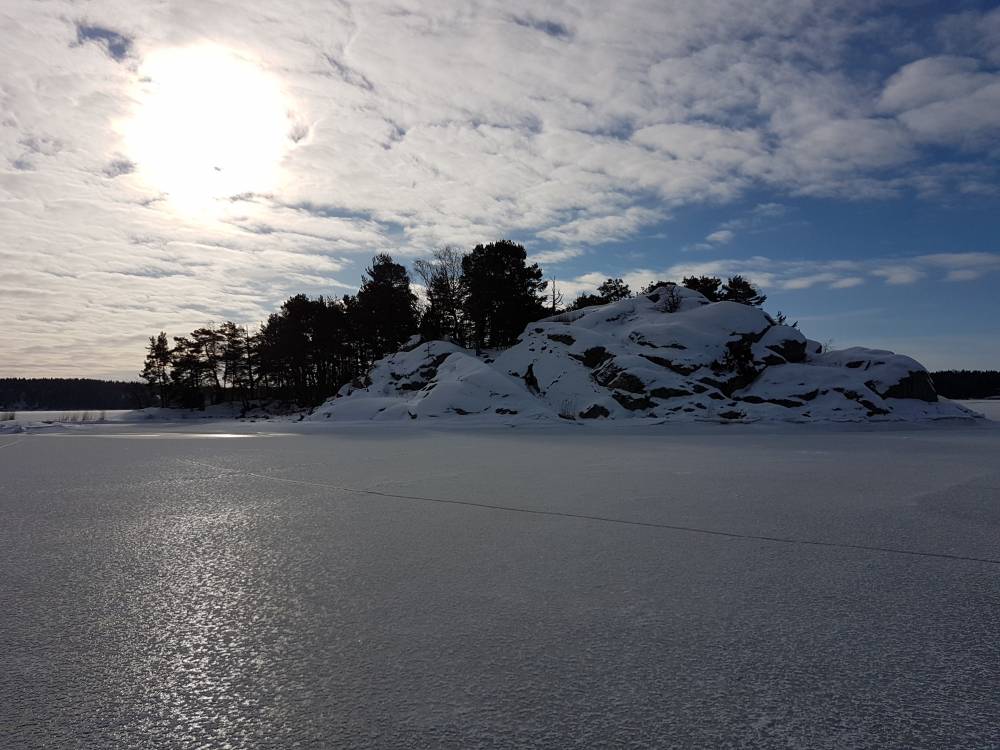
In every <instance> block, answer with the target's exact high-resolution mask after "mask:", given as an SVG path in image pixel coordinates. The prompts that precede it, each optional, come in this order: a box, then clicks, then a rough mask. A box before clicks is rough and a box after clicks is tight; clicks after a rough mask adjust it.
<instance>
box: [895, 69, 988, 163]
mask: <svg viewBox="0 0 1000 750" xmlns="http://www.w3.org/2000/svg"><path fill="white" fill-rule="evenodd" d="M980 67H981V66H980V62H979V61H978V60H976V59H974V58H970V57H955V56H939V57H928V58H924V59H921V60H917V61H915V62H912V63H910V64H908V65H905V66H903V67H902V68H901V69H900V70H899V72H898V73H896V74H895V75H894V76H893V77H892V78H890V79H889V81H888V83H887V84H886V87H885V90H884V91H883V92H882V96H881V98H880V99H879V106H880V108H881V109H882V110H883V111H885V112H889V113H893V114H895V115H896V117H897V118H898V119H899V121H900V122H902V123H903V125H905V126H906V127H907V128H908V129H909V130H910V131H911V132H912V133H913V134H914V135H915V136H916V137H917V138H919V139H921V140H925V141H931V142H936V143H952V144H955V143H957V144H960V145H966V146H970V145H974V144H975V143H977V142H979V141H982V140H983V139H985V138H989V137H991V136H993V135H994V134H995V133H996V132H997V131H1000V73H994V72H986V71H982V70H981V69H980Z"/></svg>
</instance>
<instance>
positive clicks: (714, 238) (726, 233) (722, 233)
mask: <svg viewBox="0 0 1000 750" xmlns="http://www.w3.org/2000/svg"><path fill="white" fill-rule="evenodd" d="M735 236H736V233H735V232H733V231H732V230H731V229H719V230H717V231H715V232H712V233H711V234H710V235H708V236H707V237H706V238H705V241H706V242H711V243H713V244H715V245H725V244H727V243H729V242H732V240H733V238H734V237H735Z"/></svg>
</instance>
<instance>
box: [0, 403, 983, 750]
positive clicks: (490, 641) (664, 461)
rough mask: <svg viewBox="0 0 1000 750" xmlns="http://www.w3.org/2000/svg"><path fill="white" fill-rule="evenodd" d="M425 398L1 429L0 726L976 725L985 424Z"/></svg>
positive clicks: (481, 737)
mask: <svg viewBox="0 0 1000 750" xmlns="http://www.w3.org/2000/svg"><path fill="white" fill-rule="evenodd" d="M484 387H489V386H487V385H485V384H484ZM428 424H431V425H433V424H437V423H433V422H432V423H428V422H425V421H423V420H409V419H407V420H404V421H403V422H399V423H380V424H367V425H364V426H362V427H357V426H354V427H350V428H341V429H336V428H334V427H331V426H330V425H329V423H324V424H315V423H312V424H310V423H301V424H292V423H284V424H280V425H275V426H274V428H277V429H280V432H281V434H274V433H271V434H255V433H254V430H256V429H258V428H259V427H260V426H261V425H260V424H259V423H258V424H257V425H252V424H237V423H219V424H211V423H206V424H201V423H192V424H188V425H183V426H170V425H157V423H150V424H142V425H135V426H129V425H121V426H115V425H105V426H93V427H79V426H76V427H69V428H65V429H64V430H62V431H61V432H60V431H58V430H56V429H47V430H45V431H42V432H30V431H29V432H28V433H25V434H20V435H8V436H3V437H2V438H0V518H2V519H3V523H2V524H0V601H2V602H3V607H2V609H0V747H11V748H15V747H43V746H44V747H52V748H62V747H72V748H111V747H128V748H165V747H170V748H174V747H213V748H215V747H260V748H288V747H294V746H300V747H317V748H326V747H373V748H374V747H379V748H381V747H453V748H492V747H498V748H499V747H503V748H511V747H559V748H572V747H685V748H686V747H713V748H716V747H719V748H725V747H775V748H787V747H809V748H845V747H870V748H884V747H928V748H930V747H949V748H950V747H976V748H979V747H996V746H998V745H1000V724H998V723H997V721H996V696H997V695H998V694H1000V670H998V669H997V668H996V666H997V646H996V644H997V642H998V639H1000V618H997V616H996V602H997V601H998V600H1000V565H998V564H997V563H998V562H1000V553H998V550H1000V472H998V468H997V465H996V456H997V455H1000V429H998V428H997V426H996V425H994V424H993V423H989V422H986V421H979V422H972V423H936V424H934V425H931V426H926V427H923V426H921V427H914V426H910V425H901V424H884V425H874V426H873V425H855V424H844V425H830V424H826V425H808V424H807V425H778V424H755V425H728V426H727V425H716V424H688V425H685V424H671V425H658V426H656V425H648V426H636V425H635V423H611V422H604V423H598V424H594V425H591V426H590V428H589V429H583V428H582V427H581V425H580V424H578V423H563V424H560V423H553V424H551V425H545V424H541V423H538V424H536V425H535V426H528V425H522V426H520V427H518V428H517V429H510V428H507V427H502V426H497V427H494V428H492V429H483V428H476V429H471V428H467V427H463V425H466V424H468V423H467V422H459V421H452V422H449V423H448V425H449V426H448V427H447V429H441V428H433V429H432V428H431V427H428ZM240 433H242V434H243V435H244V436H246V437H244V438H243V439H240V440H236V439H230V438H227V437H219V436H220V435H227V434H240ZM212 436H216V437H215V439H206V438H208V437H212Z"/></svg>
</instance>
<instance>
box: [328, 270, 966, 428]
mask: <svg viewBox="0 0 1000 750" xmlns="http://www.w3.org/2000/svg"><path fill="white" fill-rule="evenodd" d="M972 417H973V415H972V414H970V412H968V411H967V410H965V409H964V408H962V407H961V406H959V405H957V404H955V403H953V402H950V401H946V400H942V399H938V397H937V394H936V393H935V392H934V389H933V385H932V384H931V382H930V378H929V376H928V374H927V371H926V370H925V369H924V367H923V366H922V365H921V364H920V363H918V362H916V361H915V360H913V359H911V358H910V357H906V356H903V355H897V354H893V353H892V352H887V351H882V350H875V349H862V348H858V347H855V348H851V349H846V350H844V351H835V352H826V353H821V352H820V349H819V347H818V345H816V344H815V342H810V341H809V340H808V339H806V338H805V336H804V335H803V334H802V333H801V332H799V331H798V330H797V329H794V328H791V327H789V326H785V325H777V324H776V323H775V321H774V320H773V319H772V318H770V317H769V316H768V315H767V314H766V313H765V312H764V311H763V310H760V309H758V308H756V307H749V306H747V305H740V304H737V303H735V302H717V303H713V304H710V303H709V302H708V300H706V299H705V298H704V297H703V296H702V295H701V294H699V293H698V292H694V291H691V290H689V289H684V288H683V287H676V286H663V287H660V288H659V289H658V290H656V291H655V292H653V293H651V294H650V295H648V296H639V297H634V298H631V299H627V300H622V301H620V302H616V303H612V304H608V305H601V306H596V307H589V308H586V309H584V310H578V311H574V312H570V313H563V314H560V315H555V316H552V317H550V318H546V319H544V320H540V321H538V322H537V323H532V324H530V325H528V327H527V328H526V329H525V331H524V333H523V334H522V336H521V338H520V340H519V341H518V343H517V344H515V345H514V346H513V347H511V348H510V349H507V350H506V351H503V352H481V353H479V354H476V353H475V352H472V351H468V350H465V349H461V348H459V347H457V346H455V345H453V344H450V343H446V342H443V341H431V342H427V343H423V344H419V343H417V342H416V341H412V342H410V343H409V344H408V345H407V346H405V347H404V348H403V350H402V351H400V352H397V353H395V354H393V355H391V356H389V357H386V358H385V359H383V360H382V361H380V362H378V363H377V364H376V365H375V367H374V368H373V369H372V371H371V373H370V374H369V375H368V377H367V379H365V380H364V381H363V382H358V383H354V384H351V385H349V386H346V387H345V388H343V389H342V390H341V392H340V393H339V394H338V395H337V397H336V398H333V399H331V400H329V401H327V402H326V403H325V404H323V405H322V406H321V407H320V408H319V409H317V410H316V412H315V414H314V415H313V417H312V418H313V419H316V420H320V421H328V420H331V419H332V420H336V421H352V420H369V419H370V420H398V419H438V420H440V419H454V418H462V419H464V420H468V419H470V418H472V419H478V420H482V419H487V418H489V419H499V420H500V421H503V422H506V423H511V424H520V423H524V422H533V421H537V420H558V419H563V420H583V421H590V420H598V419H645V420H653V421H671V422H676V421H688V422H690V421H714V422H719V421H726V422H733V421H751V422H752V421H760V420H766V421H794V422H815V421H872V420H882V421H920V420H935V419H969V418H972Z"/></svg>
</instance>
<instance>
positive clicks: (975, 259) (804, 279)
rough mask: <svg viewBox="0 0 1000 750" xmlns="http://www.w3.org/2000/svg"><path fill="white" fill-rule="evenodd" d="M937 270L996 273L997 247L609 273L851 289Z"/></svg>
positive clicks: (958, 276)
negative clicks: (872, 279)
mask: <svg viewBox="0 0 1000 750" xmlns="http://www.w3.org/2000/svg"><path fill="white" fill-rule="evenodd" d="M942 273H943V274H944V276H943V277H941V278H945V279H948V280H951V281H971V280H974V279H978V278H980V277H982V276H984V275H986V274H988V273H1000V253H936V254H930V255H917V256H913V257H911V258H906V259H887V258H868V259H863V260H854V259H832V260H809V259H799V260H779V259H775V258H768V257H765V256H754V257H751V258H743V259H739V258H725V259H718V260H710V261H702V262H685V263H676V264H674V265H671V266H669V267H667V268H664V269H661V270H655V269H648V268H637V269H632V270H629V271H627V272H625V273H617V274H614V276H620V277H621V278H623V279H625V280H626V281H627V282H628V283H629V285H630V286H631V287H632V289H633V290H636V289H639V288H641V287H642V286H644V285H645V284H648V283H649V282H651V281H654V280H663V281H680V280H681V279H682V278H684V277H686V276H719V277H722V278H725V277H728V276H733V275H736V274H740V275H742V276H745V277H747V278H749V279H750V280H751V281H753V282H754V283H755V284H757V285H759V286H761V287H762V288H764V289H765V290H767V289H781V290H786V291H805V290H809V289H812V288H814V287H819V286H822V287H826V288H828V289H852V288H854V287H858V286H861V285H862V284H864V283H865V282H866V280H867V279H868V278H870V277H876V278H879V279H882V281H883V282H884V283H886V284H890V285H908V284H914V283H917V282H919V281H921V280H924V279H926V278H928V277H932V278H933V275H934V274H939V275H940V274H942ZM610 275H612V274H608V273H603V272H599V271H595V272H591V273H586V274H580V275H578V276H576V277H574V278H573V279H571V280H569V281H568V282H565V283H567V284H571V285H572V288H573V290H574V292H593V291H594V290H595V289H596V288H597V285H598V284H600V283H601V282H602V281H604V279H606V278H608V277H609V276H610Z"/></svg>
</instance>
